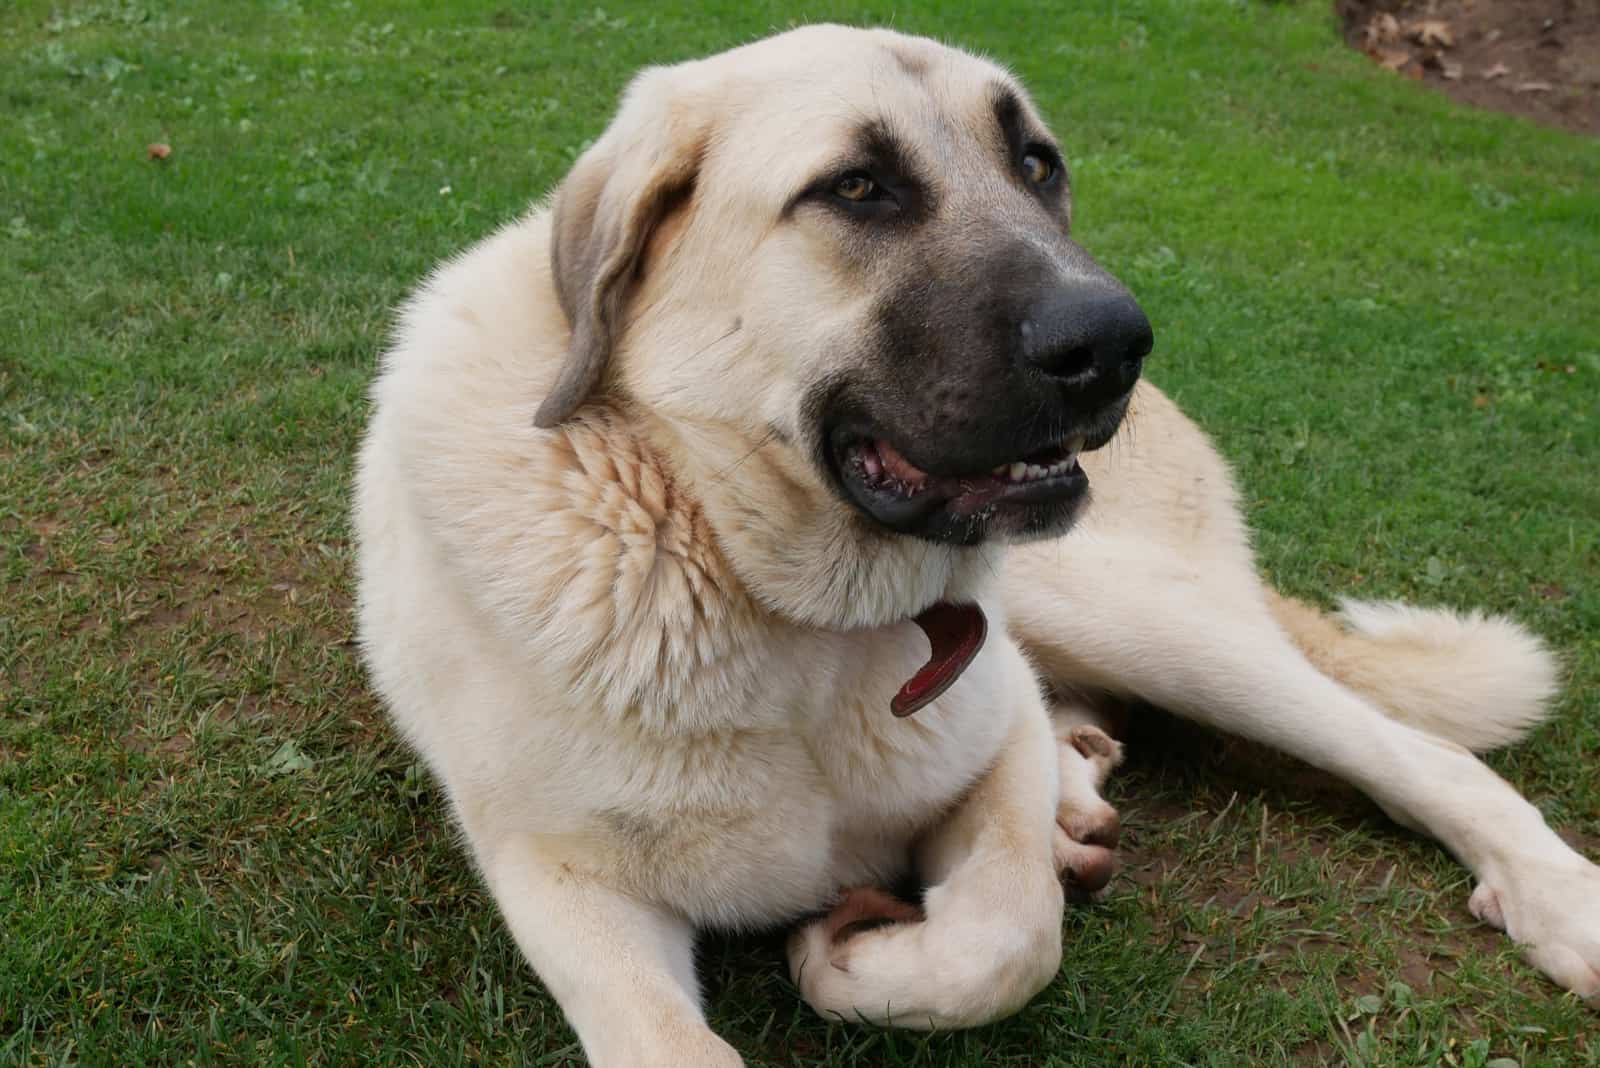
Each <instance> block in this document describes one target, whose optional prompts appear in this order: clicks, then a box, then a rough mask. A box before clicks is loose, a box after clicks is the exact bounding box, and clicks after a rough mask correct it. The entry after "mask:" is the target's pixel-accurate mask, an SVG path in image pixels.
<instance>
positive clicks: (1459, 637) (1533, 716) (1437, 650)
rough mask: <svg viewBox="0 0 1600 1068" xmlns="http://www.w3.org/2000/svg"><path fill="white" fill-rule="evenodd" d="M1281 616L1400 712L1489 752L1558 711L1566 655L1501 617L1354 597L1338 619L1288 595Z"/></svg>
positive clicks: (1318, 652)
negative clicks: (1555, 700) (1554, 707)
mask: <svg viewBox="0 0 1600 1068" xmlns="http://www.w3.org/2000/svg"><path fill="white" fill-rule="evenodd" d="M1271 605H1272V614H1273V616H1274V617H1276V618H1277V620H1278V623H1279V624H1280V625H1281V626H1282V627H1283V628H1284V629H1285V630H1286V631H1288V632H1289V636H1290V638H1291V639H1293V641H1294V643H1295V645H1296V646H1298V647H1299V648H1300V651H1301V652H1302V653H1304V654H1305V655H1306V658H1307V659H1309V660H1310V661H1311V662H1312V663H1313V664H1315V665H1316V666H1317V668H1318V669H1319V670H1320V671H1322V672H1323V673H1324V674H1326V675H1330V676H1332V677H1333V678H1335V679H1337V680H1338V681H1339V682H1341V683H1343V684H1344V685H1346V686H1348V687H1350V688H1351V689H1352V690H1355V691H1356V692H1357V693H1359V694H1362V695H1363V696H1365V697H1367V698H1369V699H1370V700H1372V701H1375V702H1377V704H1378V705H1379V706H1381V707H1382V708H1383V710H1384V711H1385V712H1387V713H1388V714H1389V715H1391V716H1393V717H1394V718H1395V719H1397V720H1399V721H1401V722H1403V723H1407V724H1410V725H1411V726H1413V727H1416V728H1418V729H1419V730H1424V731H1427V732H1428V733H1430V734H1432V735H1434V736H1436V737H1439V738H1444V739H1447V740H1449V741H1452V742H1455V743H1457V744H1458V745H1464V746H1466V747H1467V748H1468V749H1472V750H1475V751H1477V752H1484V751H1486V750H1489V749H1496V748H1499V747H1500V746H1503V745H1510V744H1511V743H1512V742H1515V741H1517V740H1518V739H1519V738H1521V737H1523V736H1524V735H1525V734H1527V733H1528V732H1529V731H1530V730H1532V729H1533V728H1534V727H1535V726H1537V725H1538V724H1539V722H1540V721H1541V720H1543V719H1544V718H1545V716H1547V715H1548V714H1549V712H1550V701H1551V698H1552V697H1554V696H1555V694H1556V691H1557V689H1558V688H1559V684H1560V662H1559V661H1558V660H1557V658H1556V657H1555V655H1554V654H1553V653H1551V651H1550V650H1549V648H1547V647H1546V646H1545V644H1544V643H1543V642H1542V641H1540V640H1539V639H1538V638H1536V637H1535V636H1534V635H1533V634H1531V633H1529V632H1528V631H1527V630H1525V629H1524V628H1523V627H1521V626H1519V625H1518V624H1516V623H1513V622H1512V621H1511V620H1509V619H1505V618H1503V617H1500V616H1486V615H1483V614H1481V613H1478V612H1472V613H1458V612H1452V611H1449V610H1448V609H1439V608H1414V607H1412V606H1410V605H1406V604H1401V603H1399V602H1395V601H1389V602H1382V603H1380V602H1374V601H1348V600H1347V601H1345V602H1343V604H1342V605H1341V610H1340V612H1339V614H1338V616H1336V617H1333V616H1328V615H1324V614H1323V613H1322V612H1319V611H1318V610H1317V609H1315V608H1313V607H1312V606H1311V605H1308V604H1306V603H1304V602H1303V601H1297V600H1294V599H1293V598H1289V597H1284V596H1281V595H1279V594H1276V593H1274V594H1272V595H1271Z"/></svg>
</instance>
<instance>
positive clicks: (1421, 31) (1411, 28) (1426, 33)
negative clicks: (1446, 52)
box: [1406, 19, 1456, 48]
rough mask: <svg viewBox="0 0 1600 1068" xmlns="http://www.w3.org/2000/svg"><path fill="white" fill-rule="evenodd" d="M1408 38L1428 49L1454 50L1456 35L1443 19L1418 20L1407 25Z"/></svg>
mask: <svg viewBox="0 0 1600 1068" xmlns="http://www.w3.org/2000/svg"><path fill="white" fill-rule="evenodd" d="M1406 36H1407V37H1410V38H1411V39H1412V40H1413V41H1415V42H1417V43H1418V44H1419V45H1422V46H1424V47H1426V48H1454V47H1455V46H1456V35H1455V34H1454V33H1452V32H1450V24H1449V23H1448V22H1445V21H1444V20H1442V19H1418V20H1417V21H1416V22H1412V23H1408V24H1407V25H1406Z"/></svg>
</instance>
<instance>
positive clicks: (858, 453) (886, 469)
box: [831, 432, 1098, 544]
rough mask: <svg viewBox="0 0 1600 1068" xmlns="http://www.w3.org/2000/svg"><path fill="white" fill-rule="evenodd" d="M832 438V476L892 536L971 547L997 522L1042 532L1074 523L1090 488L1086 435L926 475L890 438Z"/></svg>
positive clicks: (1023, 531) (838, 434) (1009, 530)
mask: <svg viewBox="0 0 1600 1068" xmlns="http://www.w3.org/2000/svg"><path fill="white" fill-rule="evenodd" d="M831 438H832V448H831V452H832V459H833V462H834V465H835V469H836V471H835V473H836V474H837V476H838V478H839V480H840V482H841V483H842V484H843V486H844V489H845V492H846V494H847V496H848V497H849V498H850V500H851V501H852V503H854V504H855V505H856V506H857V507H858V508H860V509H861V510H862V511H864V512H866V513H867V514H868V515H869V516H871V517H872V518H873V519H875V520H877V521H878V522H879V523H881V524H883V525H884V526H886V527H889V528H890V529H891V530H894V531H896V532H898V533H903V534H912V535H915V536H918V537H923V538H927V539H929V540H933V541H941V542H955V543H957V544H973V543H975V542H978V541H981V540H982V539H983V538H984V536H985V535H986V534H987V533H989V532H990V530H991V529H992V528H993V527H994V526H995V525H996V523H997V522H1002V525H1003V526H1004V527H1005V528H1006V532H1007V533H1010V534H1041V533H1045V532H1046V531H1047V530H1048V529H1052V528H1054V527H1056V526H1059V525H1062V524H1064V523H1065V521H1066V520H1067V519H1070V517H1071V515H1072V513H1073V512H1075V511H1076V508H1077V506H1078V505H1079V504H1080V503H1081V502H1082V500H1083V499H1084V497H1085V495H1086V494H1087V491H1088V488H1089V478H1088V476H1087V475H1085V474H1084V472H1083V468H1081V467H1080V466H1078V454H1079V453H1080V452H1081V451H1082V450H1083V449H1084V447H1085V445H1086V443H1087V438H1086V436H1085V435H1083V434H1076V435H1072V436H1070V437H1067V438H1066V439H1064V440H1062V441H1058V442H1055V443H1052V444H1049V445H1045V446H1044V447H1042V448H1038V449H1034V450H1033V451H1031V452H1028V453H1026V454H1024V455H1020V456H1017V457H1015V458H1014V459H1010V460H1007V461H1005V462H1003V463H999V464H995V465H994V466H993V467H990V468H989V469H987V470H982V471H971V472H964V473H956V474H951V473H939V472H934V471H929V470H924V469H923V468H921V467H919V466H917V465H916V464H915V463H913V462H912V461H911V460H910V459H908V458H907V457H906V455H905V453H904V452H903V451H902V450H901V449H899V448H898V447H896V446H895V444H894V443H893V442H891V441H890V440H889V439H888V438H886V437H882V436H877V435H873V434H852V433H848V432H843V433H841V432H836V433H834V434H833V435H831ZM1096 444H1098V443H1096Z"/></svg>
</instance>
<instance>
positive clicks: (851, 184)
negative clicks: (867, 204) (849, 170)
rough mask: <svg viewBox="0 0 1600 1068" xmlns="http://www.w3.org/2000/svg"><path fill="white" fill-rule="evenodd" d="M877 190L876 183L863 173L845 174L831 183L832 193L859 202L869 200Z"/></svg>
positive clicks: (843, 198) (842, 198)
mask: <svg viewBox="0 0 1600 1068" xmlns="http://www.w3.org/2000/svg"><path fill="white" fill-rule="evenodd" d="M877 192H878V183H877V182H874V181H873V180H872V179H871V178H868V177H867V176H866V175H864V174H860V173H857V174H847V175H845V176H844V177H843V178H840V179H839V180H838V181H837V182H834V183H833V195H834V196H836V197H838V198H840V199H841V200H849V201H853V202H854V203H857V204H859V203H861V202H862V201H864V200H871V199H872V198H873V197H874V196H875V195H876V194H877Z"/></svg>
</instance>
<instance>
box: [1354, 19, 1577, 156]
mask: <svg viewBox="0 0 1600 1068" xmlns="http://www.w3.org/2000/svg"><path fill="white" fill-rule="evenodd" d="M1335 9H1336V10H1337V11H1338V13H1339V16H1340V18H1341V19H1342V20H1343V22H1344V34H1345V40H1346V41H1348V42H1349V43H1350V45H1351V47H1353V48H1357V49H1360V50H1361V51H1363V52H1365V53H1366V54H1367V55H1369V56H1371V57H1372V59H1373V60H1374V61H1375V62H1377V63H1380V64H1382V65H1383V66H1385V67H1388V68H1389V69H1391V70H1393V71H1395V72H1397V73H1398V74H1400V75H1402V76H1404V77H1409V78H1412V79H1415V80H1417V81H1420V82H1422V83H1423V84H1425V85H1427V86H1429V87H1431V88H1434V89H1437V90H1439V91H1440V92H1443V93H1445V94H1447V95H1449V96H1451V97H1453V98H1455V99H1456V100H1460V101H1462V102H1464V103H1467V104H1471V105H1473V106H1475V107H1482V108H1491V109H1493V110H1495V111H1504V112H1509V113H1510V114H1513V115H1521V116H1523V117H1524V118H1528V119H1532V120H1533V121H1534V122H1538V123H1543V124H1545V125H1547V126H1557V127H1560V128H1562V129H1565V130H1573V131H1575V132H1577V133H1585V134H1590V135H1592V136H1600V2H1597V0H1335Z"/></svg>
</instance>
